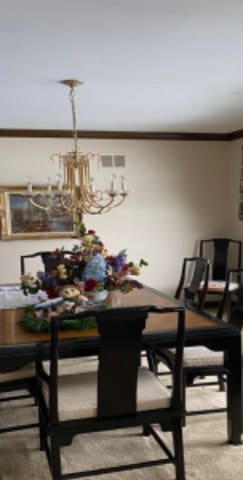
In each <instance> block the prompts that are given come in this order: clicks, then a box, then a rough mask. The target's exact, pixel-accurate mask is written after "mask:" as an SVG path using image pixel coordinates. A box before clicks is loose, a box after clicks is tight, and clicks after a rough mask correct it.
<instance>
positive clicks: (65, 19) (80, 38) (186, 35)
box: [0, 0, 243, 133]
mask: <svg viewBox="0 0 243 480" xmlns="http://www.w3.org/2000/svg"><path fill="white" fill-rule="evenodd" d="M0 13H1V15H0V62H1V75H0V106H1V108H0V129H3V128H7V129H15V128H17V129H70V128H71V111H70V104H69V100H68V90H67V87H64V86H63V85H60V84H59V83H58V81H59V80H62V79H65V78H79V79H80V80H83V81H84V85H83V86H82V87H80V88H79V89H78V90H77V91H76V108H77V117H78V128H79V129H80V130H105V131H107V130H116V131H117V130H118V131H124V130H126V131H142V132H143V131H147V132H150V131H151V132H152V131H154V132H155V131H157V132H219V133H224V132H231V131H235V130H238V129H242V128H243V54H242V47H243V24H242V18H243V2H242V0H231V1H230V2H229V0H201V1H200V0H68V1H67V0H21V1H20V0H1V8H0Z"/></svg>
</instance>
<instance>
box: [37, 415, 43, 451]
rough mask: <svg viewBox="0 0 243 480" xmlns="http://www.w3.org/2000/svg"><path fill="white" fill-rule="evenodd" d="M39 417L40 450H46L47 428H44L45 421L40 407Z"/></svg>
mask: <svg viewBox="0 0 243 480" xmlns="http://www.w3.org/2000/svg"><path fill="white" fill-rule="evenodd" d="M38 416H39V441H40V450H41V451H43V450H45V427H44V419H43V415H42V412H41V409H40V406H38Z"/></svg>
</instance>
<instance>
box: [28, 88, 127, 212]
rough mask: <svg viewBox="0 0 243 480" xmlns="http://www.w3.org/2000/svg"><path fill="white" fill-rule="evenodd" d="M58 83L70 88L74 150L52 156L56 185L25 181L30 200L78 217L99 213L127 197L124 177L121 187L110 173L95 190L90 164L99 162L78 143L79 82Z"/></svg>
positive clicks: (115, 205) (41, 207)
mask: <svg viewBox="0 0 243 480" xmlns="http://www.w3.org/2000/svg"><path fill="white" fill-rule="evenodd" d="M60 83H62V84H63V85H66V86H67V87H69V89H70V91H69V99H70V103H71V111H72V121H73V149H72V151H71V152H65V153H56V154H53V155H52V159H54V160H57V162H58V166H59V173H58V175H57V184H56V185H52V183H51V181H50V179H48V183H47V188H46V190H45V191H42V192H36V191H35V192H34V191H33V185H32V182H31V181H29V182H28V192H29V196H30V202H31V203H32V204H33V205H34V206H35V207H37V208H40V209H44V210H47V211H48V210H50V209H52V210H53V211H55V213H56V214H58V213H59V214H60V215H62V214H66V213H71V214H73V215H74V217H75V218H76V219H77V221H79V220H81V218H82V215H83V214H87V213H89V214H102V213H107V212H109V211H110V210H111V209H112V208H114V207H118V206H119V205H121V204H122V203H123V202H124V200H125V199H126V197H127V196H128V190H127V186H126V180H125V177H123V176H121V184H120V189H118V188H117V177H116V175H115V174H113V175H112V177H111V181H110V185H109V188H108V189H107V190H99V189H96V186H95V181H94V178H93V177H91V176H90V164H91V162H93V161H95V160H96V161H97V162H98V161H99V158H100V156H99V154H93V153H83V152H81V151H80V149H79V146H78V131H77V120H76V111H75V96H74V90H75V88H76V87H78V86H80V85H82V83H83V82H81V81H79V80H62V81H61V82H60Z"/></svg>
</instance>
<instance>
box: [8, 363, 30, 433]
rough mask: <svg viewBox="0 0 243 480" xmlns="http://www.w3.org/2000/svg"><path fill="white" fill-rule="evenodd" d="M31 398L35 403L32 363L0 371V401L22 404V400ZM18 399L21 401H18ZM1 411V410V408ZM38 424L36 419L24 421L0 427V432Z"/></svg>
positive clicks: (22, 428)
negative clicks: (7, 370) (3, 371)
mask: <svg viewBox="0 0 243 480" xmlns="http://www.w3.org/2000/svg"><path fill="white" fill-rule="evenodd" d="M26 398H32V399H33V403H34V404H37V377H36V372H35V367H34V364H33V363H29V364H27V365H25V366H22V367H21V368H18V369H17V370H16V368H15V369H14V370H13V371H10V372H6V373H0V402H1V403H3V402H4V403H5V402H16V401H17V405H16V403H14V405H16V408H18V405H23V400H25V399H26ZM19 401H20V402H21V403H19ZM1 413H2V414H4V413H3V410H1ZM37 426H38V420H36V422H35V423H33V422H32V423H31V422H29V423H25V424H19V425H12V426H8V427H1V428H0V434H1V433H7V432H13V431H16V430H24V429H28V428H34V427H37Z"/></svg>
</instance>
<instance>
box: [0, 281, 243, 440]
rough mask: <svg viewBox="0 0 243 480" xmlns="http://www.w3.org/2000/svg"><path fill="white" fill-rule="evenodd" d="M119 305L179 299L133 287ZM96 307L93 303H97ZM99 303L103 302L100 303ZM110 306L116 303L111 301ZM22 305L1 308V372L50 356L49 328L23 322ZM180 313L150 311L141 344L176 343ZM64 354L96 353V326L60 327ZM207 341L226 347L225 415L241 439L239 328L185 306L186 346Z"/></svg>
mask: <svg viewBox="0 0 243 480" xmlns="http://www.w3.org/2000/svg"><path fill="white" fill-rule="evenodd" d="M120 303H121V304H120V307H121V308H122V307H123V306H124V307H128V306H140V305H155V306H159V307H173V306H175V305H178V302H177V301H176V300H174V299H173V298H170V297H169V296H167V295H166V294H163V293H162V292H160V291H158V290H155V289H153V288H150V287H146V286H144V288H142V289H133V290H132V291H131V292H129V293H127V294H122V295H121V300H120ZM93 308H94V307H93ZM97 308H98V306H97ZM107 308H113V307H112V305H111V304H110V303H109V304H108V306H107ZM22 316H23V308H10V309H2V310H0V372H8V371H14V370H16V369H18V368H20V367H22V366H24V365H26V364H28V363H29V362H32V361H36V360H42V359H48V358H49V355H50V333H48V332H47V333H33V332H30V331H27V330H26V329H25V328H23V326H22V325H20V324H19V320H20V319H21V318H22ZM176 328H177V314H176V313H164V314H161V315H158V314H156V313H149V315H148V318H147V321H146V327H145V329H144V331H143V337H142V348H147V347H148V346H149V347H150V348H153V347H160V348H171V347H174V346H175V342H176ZM60 336H61V343H60V355H61V356H62V357H63V358H71V357H75V356H80V355H81V356H82V355H83V356H85V355H91V354H94V353H95V352H96V353H97V349H98V348H99V334H98V332H97V330H96V328H88V329H86V330H65V331H62V332H60ZM193 345H204V346H207V347H209V348H210V349H212V350H217V351H224V353H225V361H226V365H227V368H228V375H227V392H226V404H227V409H226V415H227V432H226V435H227V440H228V442H229V443H230V444H233V445H239V444H240V443H241V434H242V404H243V402H242V400H243V398H242V365H241V332H240V329H238V328H236V327H235V326H233V325H231V324H230V323H229V322H225V321H222V320H219V319H217V318H216V317H212V316H210V315H208V314H206V313H204V312H202V311H198V310H196V309H194V308H186V315H185V346H193Z"/></svg>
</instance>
